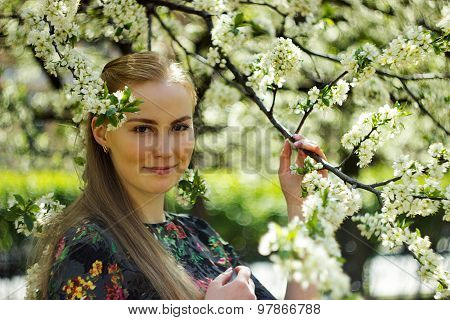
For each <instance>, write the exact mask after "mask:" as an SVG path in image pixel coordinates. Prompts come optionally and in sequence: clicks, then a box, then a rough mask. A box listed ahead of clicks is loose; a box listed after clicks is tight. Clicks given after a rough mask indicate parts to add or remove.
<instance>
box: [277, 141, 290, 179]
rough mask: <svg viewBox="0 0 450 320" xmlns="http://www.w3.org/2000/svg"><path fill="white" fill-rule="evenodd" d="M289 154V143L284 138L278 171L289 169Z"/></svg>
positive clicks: (282, 171)
mask: <svg viewBox="0 0 450 320" xmlns="http://www.w3.org/2000/svg"><path fill="white" fill-rule="evenodd" d="M291 154H292V149H291V145H290V144H289V140H288V139H286V140H285V141H284V145H283V150H282V151H281V154H280V168H279V169H278V173H286V172H289V171H290V162H291Z"/></svg>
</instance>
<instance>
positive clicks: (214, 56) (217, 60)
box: [206, 47, 227, 68]
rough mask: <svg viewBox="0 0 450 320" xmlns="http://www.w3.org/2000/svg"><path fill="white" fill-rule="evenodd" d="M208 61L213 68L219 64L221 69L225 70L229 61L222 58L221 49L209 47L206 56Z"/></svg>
mask: <svg viewBox="0 0 450 320" xmlns="http://www.w3.org/2000/svg"><path fill="white" fill-rule="evenodd" d="M206 60H207V61H208V64H209V65H210V66H212V67H214V66H215V65H217V64H218V65H219V67H221V68H225V65H226V63H227V61H226V60H225V59H224V58H222V55H221V54H220V48H219V47H209V51H208V53H207V54H206Z"/></svg>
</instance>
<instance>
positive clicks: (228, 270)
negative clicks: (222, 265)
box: [225, 267, 233, 272]
mask: <svg viewBox="0 0 450 320" xmlns="http://www.w3.org/2000/svg"><path fill="white" fill-rule="evenodd" d="M231 270H233V268H232V267H229V268H228V269H227V271H225V272H230V271H231Z"/></svg>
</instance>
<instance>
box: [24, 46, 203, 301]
mask: <svg viewBox="0 0 450 320" xmlns="http://www.w3.org/2000/svg"><path fill="white" fill-rule="evenodd" d="M101 78H102V79H103V80H104V81H105V83H106V85H107V87H108V90H109V92H113V91H116V90H120V89H123V87H124V85H129V84H130V83H136V82H141V81H158V80H166V81H169V82H173V83H179V84H181V85H183V86H185V87H186V88H187V90H188V91H189V93H190V94H191V96H192V99H193V102H194V107H195V105H196V102H197V95H196V91H195V87H194V85H193V83H192V80H191V79H190V77H189V75H188V74H187V73H185V71H184V70H183V69H182V68H181V67H180V65H179V64H178V63H176V62H174V61H172V60H169V59H168V58H166V57H164V56H163V55H161V54H158V53H156V52H142V53H133V54H128V55H125V56H122V57H120V58H117V59H115V60H112V61H110V62H109V63H107V64H106V65H105V67H104V68H103V72H102V74H101ZM93 117H94V115H93V114H89V117H88V119H87V122H86V124H85V130H86V133H85V141H86V146H85V147H86V166H85V169H84V172H83V175H82V178H83V181H84V183H85V186H84V189H83V191H82V193H81V194H80V196H79V197H78V198H77V199H76V200H75V201H74V202H73V203H72V204H71V205H69V206H68V207H67V208H65V210H63V212H62V213H61V214H59V215H57V216H56V217H55V219H54V221H53V222H52V226H51V232H47V233H44V235H43V237H41V238H39V239H38V240H37V241H36V242H35V244H34V247H33V251H32V254H31V255H30V259H29V260H28V265H29V266H31V265H34V263H36V262H37V261H39V262H38V263H39V271H38V272H37V273H38V274H37V275H38V279H37V281H36V282H37V284H36V286H37V289H38V290H39V296H40V298H45V297H46V296H47V290H48V281H49V272H50V269H51V266H52V264H53V259H52V257H54V252H55V249H56V246H57V242H58V240H59V239H60V238H61V237H62V236H63V234H64V232H65V231H66V230H67V229H68V228H70V227H72V226H74V225H76V224H77V223H78V222H80V221H82V220H83V219H85V218H97V219H100V220H102V221H103V222H104V223H105V224H106V227H107V228H106V229H107V230H109V231H111V232H112V234H113V235H114V236H115V239H116V240H117V241H118V244H119V245H120V246H121V247H122V248H123V249H124V250H125V251H126V252H127V253H128V254H129V256H130V258H131V259H132V260H133V261H134V263H135V264H136V265H137V266H138V268H139V269H140V271H141V272H142V273H143V274H144V276H145V277H146V278H147V279H148V281H149V282H150V283H151V284H152V286H153V287H154V289H155V290H156V291H157V292H158V294H159V296H160V297H161V298H162V299H178V300H180V299H203V298H204V293H203V292H201V291H200V290H199V288H198V287H197V286H196V285H195V284H194V282H193V280H192V278H191V277H190V276H189V274H188V273H187V272H186V270H185V269H184V268H183V267H182V266H181V265H180V264H178V262H177V261H176V260H175V258H174V257H173V256H172V255H170V254H169V253H168V252H167V251H166V249H165V248H164V247H163V246H162V245H161V243H160V242H159V241H158V240H157V239H155V238H154V237H153V236H152V235H151V233H150V232H149V230H148V229H147V228H146V227H145V225H144V224H143V222H142V221H141V220H140V219H139V217H138V215H137V213H136V211H135V208H133V205H132V202H131V200H130V197H129V195H128V193H127V192H126V190H125V188H124V186H123V184H122V183H121V182H120V179H119V177H118V175H117V173H116V170H115V169H114V165H113V163H112V161H111V158H110V156H109V154H106V153H105V152H103V149H102V146H101V145H100V144H98V143H97V142H96V140H95V139H94V136H93V132H92V129H91V125H90V124H91V120H92V118H93ZM38 298H39V297H38Z"/></svg>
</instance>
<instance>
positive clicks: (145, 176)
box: [92, 81, 195, 194]
mask: <svg viewBox="0 0 450 320" xmlns="http://www.w3.org/2000/svg"><path fill="white" fill-rule="evenodd" d="M130 88H131V91H132V94H133V95H134V96H135V97H136V98H137V99H140V100H143V101H144V102H143V103H142V104H140V105H139V106H138V107H139V108H140V110H139V111H138V112H133V113H126V116H127V121H126V122H125V123H124V124H123V125H122V126H121V127H119V128H118V129H117V130H113V131H108V132H106V140H104V142H101V141H99V139H97V137H96V140H97V141H98V142H99V143H101V144H102V145H106V146H107V147H108V148H109V150H110V151H109V153H110V157H111V159H112V162H113V164H114V167H115V169H116V171H117V173H118V175H119V177H120V179H121V181H122V182H123V183H124V185H125V186H126V187H127V190H128V191H129V192H132V193H133V192H139V193H141V194H142V193H151V194H159V193H164V192H167V191H169V190H170V189H171V188H172V187H173V186H174V185H175V184H176V183H177V182H178V180H179V179H180V177H181V175H182V174H183V172H184V171H185V170H186V169H187V167H188V165H189V162H190V160H191V156H192V152H193V150H194V145H195V136H194V128H193V121H192V117H193V114H192V112H193V105H192V103H193V102H192V98H191V97H190V95H189V93H188V91H187V89H186V88H185V87H183V86H182V85H181V84H173V83H168V82H154V81H147V82H141V83H136V84H133V85H130ZM94 121H95V117H94V119H93V122H92V123H94ZM95 130H96V129H94V136H96V134H95ZM99 130H100V129H99ZM101 130H103V134H104V133H105V129H104V128H103V129H101ZM98 134H99V135H101V134H102V133H101V132H100V131H99V132H98Z"/></svg>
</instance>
